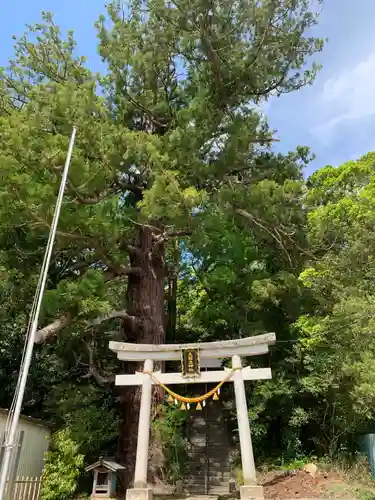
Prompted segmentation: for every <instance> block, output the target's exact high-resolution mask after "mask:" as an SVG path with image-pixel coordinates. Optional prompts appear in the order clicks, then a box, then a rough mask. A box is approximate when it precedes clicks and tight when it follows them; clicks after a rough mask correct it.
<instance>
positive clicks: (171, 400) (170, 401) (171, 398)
mask: <svg viewBox="0 0 375 500" xmlns="http://www.w3.org/2000/svg"><path fill="white" fill-rule="evenodd" d="M167 401H168V403H173V402H174V399H173V396H171V395H170V394H169V396H168V399H167Z"/></svg>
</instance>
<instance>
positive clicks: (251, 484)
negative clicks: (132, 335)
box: [109, 333, 276, 500]
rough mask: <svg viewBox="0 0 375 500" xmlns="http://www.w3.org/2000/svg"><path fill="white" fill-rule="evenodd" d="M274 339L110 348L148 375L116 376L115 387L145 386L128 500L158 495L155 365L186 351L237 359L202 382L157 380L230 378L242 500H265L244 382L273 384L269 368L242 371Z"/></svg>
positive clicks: (168, 376) (163, 378)
mask: <svg viewBox="0 0 375 500" xmlns="http://www.w3.org/2000/svg"><path fill="white" fill-rule="evenodd" d="M275 340H276V336H275V334H274V333H267V334H266V335H259V336H256V337H248V338H245V339H238V340H226V341H223V342H206V343H202V344H160V345H154V344H128V343H124V342H110V343H109V347H110V349H111V350H112V351H114V352H116V353H117V357H118V358H119V359H120V360H122V361H143V362H144V370H143V373H139V372H136V373H135V374H133V375H117V376H116V385H119V386H124V385H127V386H131V385H142V396H141V407H140V412H139V423H138V442H137V454H136V463H135V473H134V487H133V488H132V489H128V490H127V492H126V499H127V500H152V497H153V490H152V488H148V485H147V465H148V452H149V439H150V427H151V422H150V420H151V401H152V398H151V395H152V394H151V393H152V385H153V384H154V383H155V381H154V380H153V378H152V376H151V373H153V366H154V361H178V360H180V359H181V352H182V351H183V350H189V349H191V350H195V349H198V350H199V353H200V358H201V359H210V358H211V359H220V358H228V357H232V370H231V369H230V368H224V369H223V370H218V371H212V372H201V373H200V374H199V377H190V378H189V377H185V376H183V375H182V374H181V373H161V372H154V373H153V374H154V375H155V378H156V379H157V380H158V381H159V382H162V383H163V384H165V385H174V384H196V383H211V382H221V381H222V380H223V379H224V378H225V376H227V375H228V374H229V373H230V372H232V373H231V375H230V378H228V380H227V381H228V382H233V384H234V393H235V401H236V408H237V421H238V433H239V439H240V448H241V461H242V472H243V479H244V485H243V486H241V488H240V495H241V500H258V499H259V500H260V499H263V487H262V486H259V485H257V478H256V470H255V462H254V454H253V446H252V440H251V432H250V424H249V417H248V410H247V403H246V393H245V384H244V381H245V380H265V379H270V378H272V374H271V370H270V368H254V369H252V368H251V367H250V366H247V367H244V368H243V367H242V361H241V357H243V356H246V357H247V356H255V355H259V354H265V353H266V352H268V346H269V345H271V344H273V343H275Z"/></svg>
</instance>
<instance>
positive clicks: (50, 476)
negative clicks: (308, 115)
mask: <svg viewBox="0 0 375 500" xmlns="http://www.w3.org/2000/svg"><path fill="white" fill-rule="evenodd" d="M83 463H84V455H82V454H80V453H79V451H78V445H77V444H76V443H75V442H74V441H73V439H72V438H71V437H70V432H69V430H68V429H63V430H60V431H58V432H57V433H56V434H55V435H54V437H53V443H52V451H49V452H47V453H46V462H45V466H44V471H43V483H42V500H68V499H70V498H72V495H73V494H74V492H75V490H76V488H77V479H78V477H79V475H80V474H81V471H82V467H83Z"/></svg>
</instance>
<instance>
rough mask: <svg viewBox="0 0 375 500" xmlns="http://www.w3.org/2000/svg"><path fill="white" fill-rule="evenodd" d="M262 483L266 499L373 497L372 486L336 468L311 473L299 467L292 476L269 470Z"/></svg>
mask: <svg viewBox="0 0 375 500" xmlns="http://www.w3.org/2000/svg"><path fill="white" fill-rule="evenodd" d="M263 486H264V496H265V498H266V499H267V500H271V499H272V500H287V499H288V500H290V499H300V500H302V499H309V500H310V499H319V500H320V499H340V500H344V499H345V500H349V499H350V500H357V499H358V500H375V489H372V488H369V487H367V486H366V487H365V486H361V485H359V484H356V483H355V482H353V481H351V482H347V481H346V480H345V478H343V477H342V476H340V475H339V474H337V473H336V472H317V474H316V476H315V477H311V475H310V474H308V473H306V472H304V471H302V470H301V471H298V472H297V474H296V475H295V476H281V475H280V474H276V475H275V474H274V473H273V474H268V475H267V476H266V477H265V479H264V482H263Z"/></svg>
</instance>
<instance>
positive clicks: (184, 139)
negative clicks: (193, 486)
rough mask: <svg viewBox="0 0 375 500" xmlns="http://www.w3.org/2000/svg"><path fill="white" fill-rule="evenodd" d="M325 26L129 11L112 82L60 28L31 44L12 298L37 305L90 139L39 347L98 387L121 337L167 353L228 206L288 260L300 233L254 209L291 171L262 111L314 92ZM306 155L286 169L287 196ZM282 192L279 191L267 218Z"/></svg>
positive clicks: (22, 113) (304, 0)
mask: <svg viewBox="0 0 375 500" xmlns="http://www.w3.org/2000/svg"><path fill="white" fill-rule="evenodd" d="M315 23H316V15H315V14H314V13H313V12H311V9H310V2H309V1H308V0H263V1H261V2H259V1H255V0H240V1H232V0H231V1H222V2H212V1H211V0H178V1H168V2H167V1H164V0H150V1H139V0H131V1H129V3H128V5H127V6H126V8H121V7H120V5H119V4H118V3H117V2H114V3H111V4H110V5H108V7H107V17H104V16H103V17H102V18H100V19H99V21H98V23H97V26H96V27H97V31H98V39H99V44H98V50H99V53H100V55H101V57H102V59H103V61H104V63H105V67H106V70H105V71H104V73H103V74H102V75H99V74H96V73H93V72H92V71H90V70H89V69H88V68H87V66H86V64H85V59H84V58H83V57H79V56H77V49H76V44H75V42H74V39H73V34H72V33H69V34H68V35H67V37H66V38H64V37H63V36H62V35H61V33H60V30H59V28H58V27H57V26H56V25H55V24H54V22H53V19H52V16H51V15H50V14H44V15H43V24H38V25H36V26H32V27H29V31H28V33H27V34H26V35H25V36H24V37H22V38H21V39H19V40H17V42H16V45H15V56H14V59H13V60H11V61H10V65H9V67H8V68H5V69H3V70H2V71H1V73H0V115H1V117H0V127H1V134H0V160H1V170H0V172H1V187H0V214H1V215H0V225H1V233H2V234H1V238H2V244H3V248H5V246H7V248H10V247H14V248H15V249H16V250H15V253H14V254H12V252H10V251H8V252H7V253H6V255H5V254H4V255H2V263H3V265H4V268H8V270H14V269H15V268H17V267H20V271H19V272H20V273H21V274H20V275H17V276H13V278H12V279H13V282H14V284H15V285H14V289H13V291H12V293H13V294H16V295H17V297H18V300H19V301H21V300H22V298H23V297H24V300H25V301H26V300H27V299H28V298H29V297H30V294H31V290H33V287H34V285H35V277H36V276H37V272H38V262H39V258H40V252H41V250H42V248H43V246H44V244H45V241H46V237H47V233H48V228H49V226H50V222H51V216H52V212H53V208H54V204H55V197H56V190H57V186H58V184H59V181H60V177H61V171H62V166H63V164H64V160H65V154H66V150H67V144H68V140H69V136H70V132H71V128H72V125H73V124H75V125H76V126H77V127H78V136H77V142H76V147H75V150H74V154H73V159H72V165H71V170H70V175H69V182H68V187H67V191H66V196H65V202H64V206H63V210H62V216H61V220H60V224H59V230H58V235H57V243H56V248H55V254H54V261H53V265H52V269H51V275H50V282H49V287H48V292H47V294H46V297H45V302H44V313H43V318H42V321H43V324H42V325H41V329H40V331H39V332H38V342H39V343H50V342H55V341H56V339H57V341H58V343H59V344H60V346H62V353H63V352H64V350H65V352H67V353H68V352H69V353H73V352H77V351H78V352H79V356H78V360H76V361H77V366H78V367H79V369H83V367H84V370H85V374H84V375H83V376H84V377H86V378H88V377H89V378H90V377H91V378H92V379H93V380H94V381H95V382H96V383H97V384H99V385H105V384H108V383H109V382H110V381H111V380H112V378H111V377H112V375H113V372H114V370H115V369H116V363H115V361H114V360H113V359H112V358H108V357H107V358H105V359H103V357H102V356H101V353H102V352H103V350H104V349H106V348H107V345H108V340H109V339H110V338H114V336H115V338H117V339H120V340H124V341H127V342H139V343H160V342H164V341H165V331H166V321H165V318H166V300H165V288H166V287H165V285H166V278H167V275H168V273H169V272H171V273H172V274H173V269H172V268H173V265H172V266H171V265H168V264H170V263H172V264H173V261H174V259H175V257H174V256H173V255H175V253H176V246H175V243H174V241H175V240H176V238H180V237H185V238H189V237H190V236H192V237H194V238H195V239H193V240H192V241H194V245H198V246H199V237H197V235H199V231H202V225H201V221H202V218H201V217H200V214H205V220H207V216H208V214H209V213H211V212H212V213H213V212H214V207H220V210H219V212H220V213H223V214H226V216H228V218H229V220H231V221H232V224H236V223H237V221H239V224H243V223H244V222H245V221H246V223H247V224H249V225H250V226H251V227H252V228H253V229H255V230H256V231H259V229H261V228H262V226H263V231H264V232H266V233H267V232H268V233H267V234H268V237H269V236H270V235H271V236H270V237H271V239H273V240H275V241H276V242H277V243H278V244H279V245H280V252H286V246H288V245H289V246H290V244H291V242H290V236H288V235H290V234H291V233H289V232H288V231H287V230H286V226H285V227H284V226H283V228H284V231H281V232H277V233H276V232H274V228H273V227H272V217H274V215H275V214H272V213H270V214H269V218H270V220H269V221H268V222H269V226H267V228H266V229H265V226H264V221H263V219H262V217H263V216H264V213H265V212H264V210H263V211H262V209H261V207H260V208H259V207H257V206H256V205H255V206H251V208H249V200H248V196H249V192H250V190H251V186H252V184H253V183H255V182H258V181H259V180H261V179H262V177H263V175H262V174H260V172H261V169H262V167H263V166H264V168H267V169H269V168H275V169H277V168H278V166H279V165H280V162H281V161H282V160H281V159H280V158H277V157H276V158H273V157H272V156H271V155H269V154H268V153H267V154H266V153H264V148H266V147H267V146H269V145H270V144H271V143H272V140H273V137H272V131H270V130H269V129H268V127H267V125H266V123H265V120H264V119H263V118H262V116H261V115H260V113H259V111H258V107H257V106H258V105H259V104H261V103H263V102H264V101H267V100H268V99H269V98H270V96H271V95H280V94H282V93H285V92H291V91H294V90H297V89H299V88H300V87H302V86H303V85H307V84H310V83H311V82H312V81H313V80H314V78H315V74H316V71H317V68H316V67H315V65H312V66H311V67H309V68H307V67H306V66H305V65H306V61H309V59H310V56H311V55H313V54H314V53H315V52H317V51H319V50H321V48H322V45H323V43H322V41H321V40H320V39H316V38H313V37H311V36H310V34H309V30H310V28H311V27H312V26H314V25H315ZM302 153H303V152H301V155H299V154H297V155H295V156H294V157H291V158H288V159H287V160H285V161H284V163H283V176H282V177H283V180H282V182H284V180H285V172H286V171H287V170H288V168H289V167H288V165H289V164H293V165H294V164H295V162H296V161H298V160H299V156H301V157H302V159H304V158H305V157H304V154H302ZM290 168H291V172H295V169H294V167H290ZM293 175H294V174H293ZM273 177H274V178H275V174H273ZM294 177H295V176H294ZM267 189H268V190H269V193H268V192H267ZM285 189H286V190H287V191H288V190H289V192H290V193H293V192H294V191H295V190H296V189H297V188H296V185H294V184H293V183H291V184H290V185H286V186H285ZM267 193H268V194H267ZM270 193H271V194H270ZM272 193H273V188H272V186H271V185H268V186H266V187H265V188H264V190H263V195H264V196H263V197H262V196H260V198H259V200H261V202H262V203H263V208H264V206H266V205H267V196H268V195H272ZM262 214H263V215H262ZM216 215H217V212H215V216H216ZM284 223H285V224H286V225H287V224H288V223H290V224H294V221H293V220H292V219H289V220H287V221H284ZM219 230H220V228H218V231H219ZM284 240H285V241H284ZM25 255H26V256H27V266H28V268H27V269H26V268H25V267H24V268H22V266H23V265H24V263H25V262H26V260H25V259H26V257H25ZM286 255H287V254H286ZM12 272H13V271H12ZM169 299H170V300H169V304H170V305H171V307H173V297H172V299H171V297H169ZM170 318H172V327H171V325H169V326H170V327H171V328H172V329H173V328H174V327H173V324H175V319H173V314H171V315H170ZM116 319H117V320H120V321H121V327H118V326H116V323H115V322H116ZM77 332H78V333H77ZM69 356H70V354H69ZM79 369H78V371H79ZM117 369H118V368H117ZM124 369H134V367H133V368H131V367H124ZM80 376H82V373H81V372H80ZM156 397H157V395H156ZM119 401H120V407H121V416H122V426H121V431H120V439H119V450H120V453H121V455H122V457H123V458H126V459H127V460H128V461H129V462H132V461H133V453H134V449H135V442H136V427H135V426H136V422H137V405H138V392H137V391H132V392H131V393H130V392H124V393H123V394H121V395H120V398H119Z"/></svg>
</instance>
